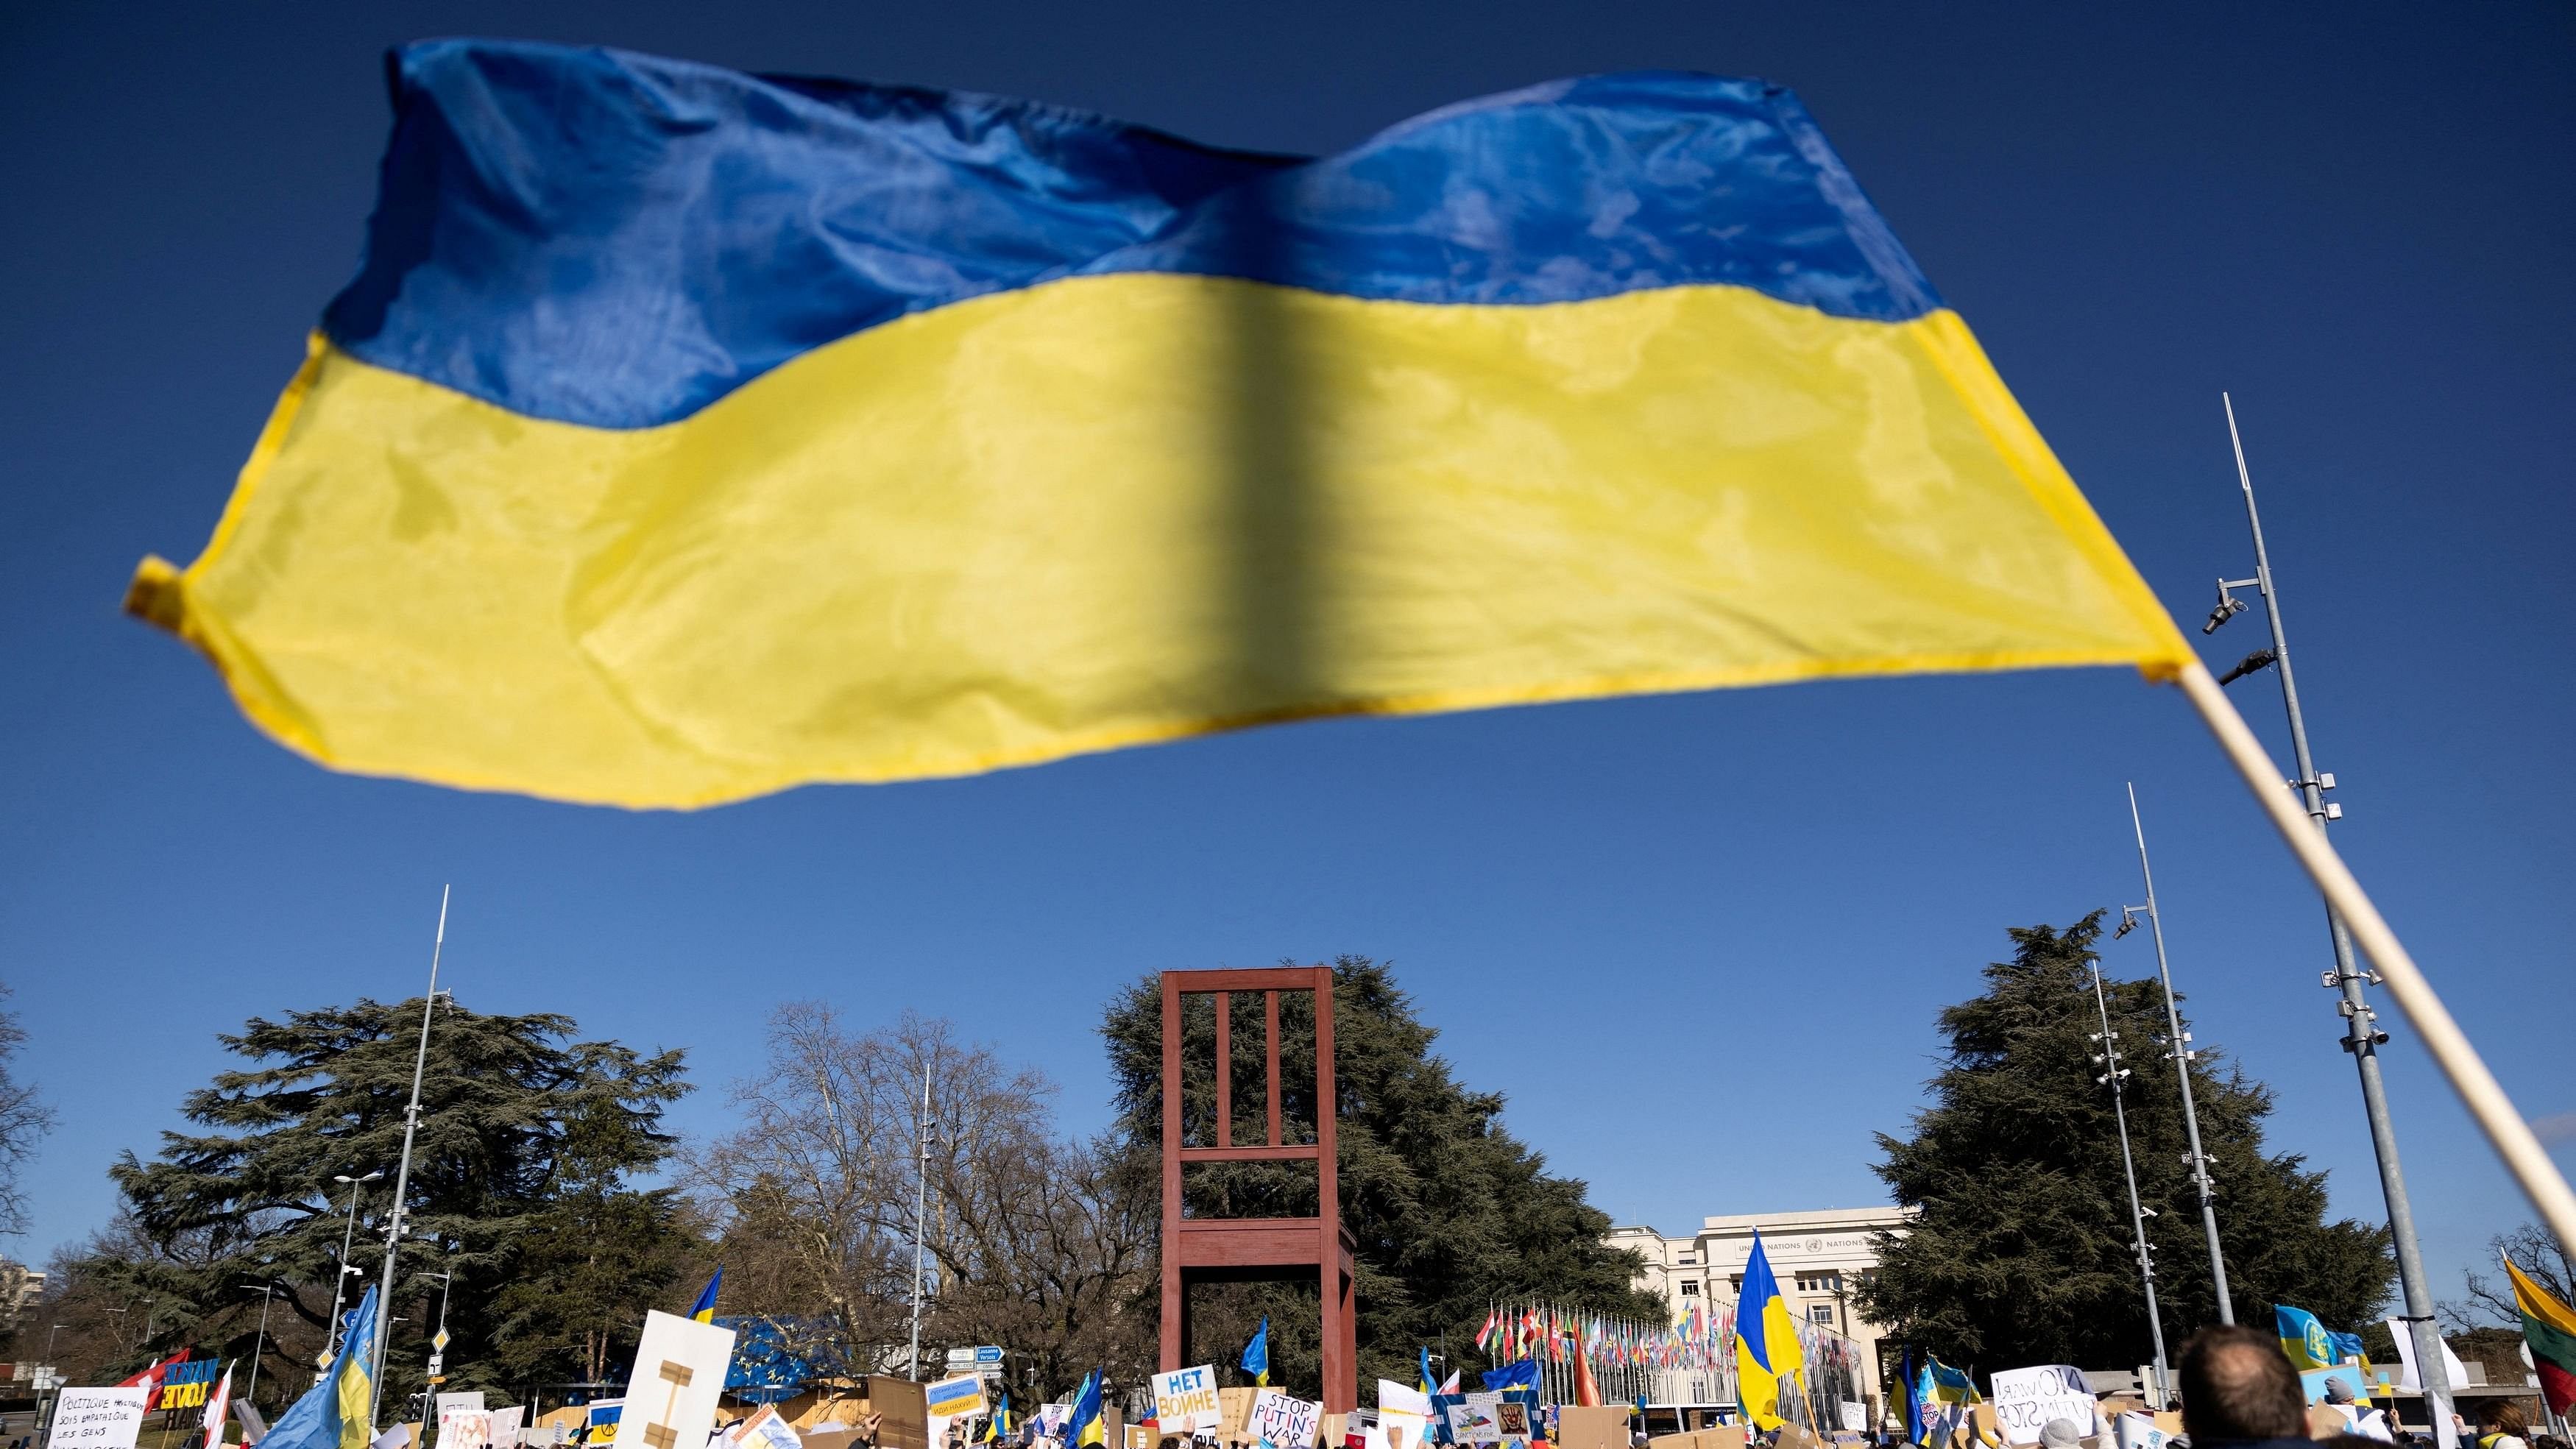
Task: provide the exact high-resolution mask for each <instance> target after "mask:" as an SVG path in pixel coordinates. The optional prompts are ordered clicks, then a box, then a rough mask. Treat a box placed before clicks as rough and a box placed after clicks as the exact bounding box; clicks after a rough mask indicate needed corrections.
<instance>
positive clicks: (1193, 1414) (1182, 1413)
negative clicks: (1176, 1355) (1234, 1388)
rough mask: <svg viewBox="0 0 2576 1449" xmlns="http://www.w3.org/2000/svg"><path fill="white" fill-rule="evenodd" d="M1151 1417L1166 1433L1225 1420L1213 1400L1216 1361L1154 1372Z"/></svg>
mask: <svg viewBox="0 0 2576 1449" xmlns="http://www.w3.org/2000/svg"><path fill="white" fill-rule="evenodd" d="M1154 1421H1155V1422H1156V1423H1157V1424H1160V1425H1161V1426H1162V1429H1163V1432H1164V1433H1166V1434H1189V1433H1195V1432H1197V1431H1198V1430H1201V1429H1213V1428H1216V1427H1217V1426H1218V1425H1220V1424H1223V1423H1224V1422H1225V1406H1224V1405H1222V1404H1220V1403H1218V1402H1217V1396H1216V1365H1214V1364H1201V1365H1199V1366H1198V1367H1197V1368H1185V1369H1174V1370H1173V1371H1172V1372H1170V1373H1167V1374H1156V1375H1154Z"/></svg>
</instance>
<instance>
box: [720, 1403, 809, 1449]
mask: <svg viewBox="0 0 2576 1449" xmlns="http://www.w3.org/2000/svg"><path fill="white" fill-rule="evenodd" d="M725 1437H726V1438H728V1439H730V1440H732V1441H733V1442H734V1443H736V1444H739V1445H741V1446H742V1449H805V1441H804V1440H803V1438H801V1437H800V1436H799V1435H798V1434H797V1432H796V1426H795V1425H793V1424H790V1423H788V1422H787V1421H786V1420H785V1419H782V1418H780V1417H779V1416H778V1410H777V1408H776V1406H774V1405H770V1404H763V1405H761V1406H760V1407H759V1408H757V1409H754V1410H753V1411H752V1414H751V1417H750V1418H748V1419H745V1420H743V1421H742V1422H741V1423H739V1424H736V1425H734V1426H733V1427H732V1428H731V1429H729V1430H727V1431H726V1432H725Z"/></svg>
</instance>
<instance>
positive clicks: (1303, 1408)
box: [1250, 1389, 1324, 1449]
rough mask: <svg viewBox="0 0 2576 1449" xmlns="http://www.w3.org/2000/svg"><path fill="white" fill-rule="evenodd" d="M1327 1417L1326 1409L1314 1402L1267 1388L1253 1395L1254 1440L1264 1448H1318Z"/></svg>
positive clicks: (1252, 1426) (1252, 1428)
mask: <svg viewBox="0 0 2576 1449" xmlns="http://www.w3.org/2000/svg"><path fill="white" fill-rule="evenodd" d="M1323 1416H1324V1406H1323V1405H1322V1404H1319V1403H1316V1402H1315V1401H1314V1400H1312V1399H1301V1398H1298V1397H1296V1396H1295V1395H1293V1394H1288V1393H1283V1392H1281V1391H1280V1390H1278V1389H1263V1390H1261V1391H1260V1392H1259V1393H1257V1394H1254V1395H1253V1396H1252V1420H1251V1426H1250V1427H1251V1431H1252V1437H1253V1438H1254V1440H1256V1441H1257V1442H1259V1443H1260V1445H1261V1449H1314V1445H1315V1428H1316V1426H1317V1425H1318V1424H1320V1423H1322V1422H1323Z"/></svg>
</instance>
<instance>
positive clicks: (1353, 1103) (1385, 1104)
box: [1102, 956, 1664, 1392]
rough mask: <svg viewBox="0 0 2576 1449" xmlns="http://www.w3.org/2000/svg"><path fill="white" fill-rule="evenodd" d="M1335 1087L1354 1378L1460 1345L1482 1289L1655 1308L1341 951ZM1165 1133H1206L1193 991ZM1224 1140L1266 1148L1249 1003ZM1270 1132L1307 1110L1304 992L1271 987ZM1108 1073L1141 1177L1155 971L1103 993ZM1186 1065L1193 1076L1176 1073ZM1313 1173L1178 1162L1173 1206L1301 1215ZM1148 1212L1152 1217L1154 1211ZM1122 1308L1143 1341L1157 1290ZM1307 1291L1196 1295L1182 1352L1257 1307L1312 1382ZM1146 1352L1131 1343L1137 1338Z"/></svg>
mask: <svg viewBox="0 0 2576 1449" xmlns="http://www.w3.org/2000/svg"><path fill="white" fill-rule="evenodd" d="M1333 979H1334V990H1333V1042H1334V1087H1335V1090H1336V1092H1337V1094H1338V1095H1339V1097H1340V1099H1341V1100H1340V1102H1339V1103H1338V1104H1337V1105H1338V1108H1339V1116H1338V1118H1337V1119H1336V1126H1337V1132H1338V1137H1337V1141H1336V1146H1337V1149H1338V1150H1337V1152H1336V1154H1335V1156H1336V1160H1337V1163H1338V1166H1339V1170H1340V1178H1341V1211H1342V1223H1343V1226H1344V1227H1345V1228H1347V1229H1348V1230H1349V1231H1350V1232H1351V1234H1352V1235H1353V1236H1354V1237H1355V1238H1356V1239H1357V1241H1358V1245H1359V1247H1358V1253H1357V1258H1358V1273H1357V1285H1356V1288H1355V1296H1356V1299H1357V1304H1358V1314H1359V1378H1360V1380H1361V1382H1363V1383H1365V1382H1367V1381H1368V1380H1369V1379H1370V1378H1372V1377H1385V1378H1390V1379H1396V1380H1399V1381H1401V1382H1407V1383H1410V1382H1411V1381H1412V1380H1413V1377H1414V1370H1415V1366H1416V1357H1415V1355H1416V1352H1417V1350H1418V1349H1419V1348H1420V1347H1421V1346H1423V1345H1426V1344H1429V1345H1437V1344H1438V1343H1439V1342H1441V1340H1442V1337H1443V1336H1444V1335H1445V1336H1446V1339H1447V1342H1448V1346H1449V1353H1450V1355H1451V1356H1452V1359H1453V1361H1455V1362H1458V1363H1461V1364H1464V1363H1466V1362H1467V1361H1468V1360H1469V1359H1471V1358H1472V1357H1473V1355H1474V1352H1475V1350H1474V1347H1473V1345H1472V1343H1471V1342H1470V1340H1471V1339H1472V1338H1473V1337H1474V1335H1475V1332H1476V1328H1477V1326H1478V1324H1479V1323H1480V1322H1481V1321H1482V1320H1483V1318H1484V1315H1485V1311H1486V1309H1487V1307H1488V1305H1489V1303H1490V1302H1491V1300H1492V1299H1493V1298H1496V1297H1505V1296H1508V1297H1516V1298H1522V1299H1533V1298H1535V1299H1546V1300H1552V1301H1555V1302H1558V1303H1563V1304H1567V1305H1570V1306H1577V1307H1585V1308H1592V1309H1598V1310H1601V1311H1605V1312H1616V1313H1625V1314H1631V1315H1634V1316H1637V1317H1641V1318H1648V1319H1660V1318H1661V1317H1662V1315H1663V1312H1664V1308H1663V1304H1662V1302H1661V1301H1660V1300H1659V1299H1655V1298H1653V1297H1651V1296H1649V1295H1644V1294H1641V1293H1638V1292H1637V1291H1635V1290H1634V1289H1633V1288H1632V1287H1631V1286H1630V1285H1631V1282H1632V1280H1633V1277H1634V1275H1635V1274H1636V1272H1637V1271H1638V1269H1639V1266H1640V1264H1639V1261H1638V1259H1637V1257H1636V1255H1635V1254H1634V1253H1630V1252H1625V1251H1619V1250H1614V1249H1612V1248H1610V1247H1609V1246H1607V1245H1606V1243H1605V1242H1604V1241H1603V1240H1604V1238H1605V1236H1606V1235H1607V1234H1608V1232H1609V1230H1610V1219H1609V1216H1608V1215H1607V1214H1605V1213H1603V1212H1602V1211H1601V1210H1600V1209H1598V1208H1595V1207H1593V1206H1592V1205H1591V1204H1590V1203H1589V1202H1587V1201H1586V1200H1585V1198H1584V1184H1583V1183H1581V1182H1579V1181H1577V1180H1575V1179H1572V1178H1566V1177H1558V1176H1554V1175H1552V1174H1550V1173H1549V1172H1548V1171H1547V1163H1546V1159H1544V1158H1543V1157H1541V1156H1540V1155H1539V1154H1538V1153H1536V1152H1533V1151H1531V1150H1530V1149H1529V1148H1528V1147H1527V1146H1525V1145H1523V1144H1522V1143H1521V1142H1520V1141H1519V1140H1518V1139H1517V1138H1515V1137H1513V1136H1512V1135H1511V1134H1510V1133H1509V1132H1508V1131H1506V1130H1504V1128H1503V1125H1502V1121H1501V1118H1502V1111H1503V1098H1502V1095H1501V1094H1500V1093H1496V1092H1478V1091H1471V1090H1469V1089H1468V1088H1466V1087H1465V1086H1463V1085H1461V1084H1460V1083H1459V1082H1458V1080H1457V1079H1456V1077H1455V1076H1454V1075H1452V1073H1451V1071H1450V1067H1449V1063H1448V1062H1447V1061H1446V1060H1444V1059H1443V1058H1441V1057H1438V1056H1435V1055H1433V1054H1432V1052H1431V1044H1432V1042H1433V1041H1434V1040H1435V1039H1436V1038H1437V1036H1438V1035H1439V1033H1438V1032H1437V1031H1435V1030H1434V1029H1433V1028H1431V1027H1429V1026H1426V1025H1424V1024H1423V1023H1422V1021H1421V1020H1420V1018H1419V1017H1417V1016H1416V1015H1415V1012H1414V1005H1413V1001H1412V998H1410V997H1409V996H1407V995H1406V994H1405V993H1404V992H1403V991H1402V990H1401V989H1399V988H1398V987H1397V985H1396V982H1395V976H1394V973H1393V972H1392V971H1391V970H1390V969H1389V968H1388V967H1387V966H1386V965H1385V964H1384V963H1381V962H1377V961H1371V960H1369V959H1367V958H1365V957H1360V956H1344V957H1342V958H1340V959H1339V960H1338V961H1336V962H1334V964H1333ZM1184 1001H1185V1004H1186V1008H1187V1009H1186V1010H1185V1012H1184V1019H1183V1023H1182V1035H1183V1045H1182V1059H1183V1062H1184V1064H1185V1069H1184V1072H1183V1081H1182V1098H1183V1100H1182V1116H1183V1122H1184V1140H1185V1141H1187V1142H1189V1143H1191V1144H1192V1145H1199V1144H1202V1143H1212V1142H1213V1140H1214V1137H1213V1127H1214V1123H1215V1115H1216V1081H1215V1075H1214V1072H1213V1070H1212V1069H1211V1068H1212V1064H1213V1063H1214V1061H1215V1055H1216V1010H1215V1001H1214V998H1212V997H1192V998H1184ZM1230 1004H1231V1008H1232V1013H1233V1015H1232V1021H1231V1028H1230V1030H1231V1043H1230V1045H1231V1048H1232V1053H1231V1054H1232V1056H1233V1061H1232V1063H1231V1064H1230V1067H1231V1071H1232V1077H1233V1081H1232V1101H1233V1106H1234V1120H1233V1124H1232V1136H1233V1140H1234V1141H1236V1142H1238V1143H1254V1142H1262V1141H1266V1140H1267V1136H1268V1125H1267V1111H1268V1108H1267V1104H1266V1103H1265V1102H1264V1100H1263V1094H1264V1092H1265V1091H1266V1090H1267V1085H1266V1084H1267V1076H1266V1072H1265V1069H1264V1065H1263V1060H1262V1056H1261V1041H1262V1030H1263V1026H1262V1020H1263V1018H1262V1001H1261V998H1260V996H1259V995H1258V994H1246V993H1241V992H1238V993H1235V994H1234V995H1233V996H1232V997H1231V1002H1230ZM1280 1005H1281V1011H1280V1016H1281V1022H1280V1039H1281V1062H1280V1080H1281V1083H1282V1090H1281V1093H1280V1096H1281V1118H1282V1135H1283V1137H1286V1138H1288V1139H1289V1140H1292V1141H1304V1142H1312V1141H1314V1140H1315V1138H1314V1122H1315V1108H1316V1104H1315V1102H1314V1101H1313V1097H1314V1092H1313V1085H1312V1084H1313V1082H1314V1080H1315V1072H1314V1060H1315V1038H1314V1012H1313V1007H1312V999H1311V997H1309V996H1308V995H1307V994H1306V993H1303V992H1300V993H1296V994H1294V995H1283V996H1282V997H1281V998H1280ZM1102 1030H1103V1033H1104V1034H1105V1035H1106V1036H1107V1037H1108V1040H1109V1056H1110V1067H1111V1071H1112V1074H1113V1075H1114V1077H1115V1079H1116V1081H1117V1083H1118V1107H1119V1113H1120V1115H1119V1122H1118V1127H1117V1129H1116V1130H1117V1132H1118V1135H1119V1137H1120V1138H1121V1140H1122V1142H1123V1144H1124V1147H1123V1150H1124V1151H1125V1152H1126V1153H1128V1154H1130V1160H1131V1162H1134V1163H1141V1165H1142V1170H1140V1171H1134V1172H1132V1173H1131V1174H1130V1177H1131V1179H1132V1180H1134V1181H1136V1182H1138V1183H1140V1184H1141V1185H1142V1187H1143V1190H1144V1191H1147V1192H1151V1191H1154V1190H1155V1188H1156V1187H1157V1185H1158V1183H1157V1176H1156V1174H1155V1172H1154V1171H1153V1170H1152V1169H1153V1163H1154V1161H1155V1160H1156V1159H1157V1158H1158V1156H1159V1154H1160V1153H1161V1150H1162V1130H1163V1129H1162V1110H1163V1107H1162V982H1161V979H1160V978H1159V977H1157V976H1148V977H1146V978H1144V979H1143V980H1141V981H1139V982H1137V983H1136V984H1135V985H1134V986H1132V987H1130V988H1129V989H1128V990H1127V991H1126V992H1124V993H1123V994H1121V995H1120V996H1119V997H1117V998H1116V999H1114V1000H1113V1001H1112V1002H1111V1003H1110V1006H1109V1010H1108V1014H1107V1020H1106V1022H1105V1024H1104V1026H1103V1028H1102ZM1193 1068H1194V1069H1193ZM1315 1191H1316V1180H1315V1176H1314V1173H1313V1172H1312V1170H1311V1169H1310V1168H1309V1167H1308V1165H1307V1164H1304V1163H1209V1164H1194V1165H1193V1166H1192V1167H1191V1169H1190V1170H1189V1172H1188V1173H1187V1174H1186V1175H1185V1176H1184V1178H1183V1202H1184V1207H1185V1210H1186V1211H1187V1212H1188V1213H1189V1214H1190V1215H1192V1216H1194V1217H1195V1216H1201V1215H1210V1216H1223V1217H1269V1216H1283V1217H1295V1216H1307V1215H1311V1214H1313V1213H1314V1211H1315V1204H1316V1197H1315ZM1150 1216H1151V1217H1152V1218H1153V1219H1155V1220H1157V1221H1158V1220H1159V1218H1160V1213H1159V1211H1158V1210H1154V1211H1151V1212H1150ZM1145 1297H1146V1301H1145V1302H1144V1303H1142V1304H1141V1305H1139V1306H1140V1309H1141V1311H1142V1313H1143V1315H1144V1317H1145V1319H1146V1325H1145V1328H1144V1330H1143V1337H1144V1341H1145V1343H1146V1344H1148V1345H1150V1344H1151V1343H1152V1342H1153V1335H1154V1332H1155V1330H1154V1328H1153V1326H1152V1324H1153V1319H1154V1316H1155V1315H1156V1314H1157V1313H1158V1312H1159V1307H1160V1303H1159V1298H1158V1297H1156V1296H1155V1295H1154V1292H1153V1289H1152V1287H1151V1283H1150V1280H1149V1283H1148V1288H1147V1292H1146V1295H1145ZM1317 1312H1318V1310H1317V1305H1316V1290H1315V1288H1314V1286H1313V1285H1312V1284H1311V1283H1300V1284H1279V1283H1263V1284H1249V1285H1234V1286H1232V1287H1225V1288H1215V1289H1211V1290H1205V1291H1204V1292H1203V1295H1194V1296H1193V1298H1192V1301H1191V1319H1192V1328H1193V1334H1194V1337H1195V1340H1196V1341H1195V1342H1194V1343H1193V1344H1192V1345H1191V1346H1190V1352H1191V1353H1193V1354H1194V1355H1196V1357H1194V1358H1192V1359H1191V1360H1189V1361H1191V1362H1205V1361H1208V1360H1211V1359H1213V1360H1215V1361H1218V1362H1220V1363H1223V1364H1225V1365H1226V1366H1227V1367H1229V1368H1231V1366H1232V1365H1233V1363H1234V1360H1235V1355H1236V1354H1237V1353H1238V1352H1239V1351H1240V1350H1241V1348H1242V1346H1243V1343H1244V1340H1245V1339H1246V1338H1248V1337H1249V1336H1250V1333H1251V1330H1252V1328H1253V1325H1254V1324H1255V1322H1256V1321H1257V1320H1258V1319H1259V1317H1260V1316H1261V1315H1262V1314H1263V1313H1267V1314H1269V1315H1270V1319H1271V1337H1270V1354H1271V1375H1272V1379H1271V1381H1272V1382H1273V1383H1285V1384H1288V1385H1294V1386H1298V1387H1301V1388H1303V1389H1304V1390H1306V1391H1308V1392H1312V1391H1313V1390H1314V1388H1315V1386H1316V1385H1317V1383H1318V1382H1319V1380H1320V1374H1321V1362H1320V1358H1321V1355H1320V1346H1319V1345H1318V1344H1317V1342H1316V1340H1315V1324H1316V1319H1317ZM1148 1351H1149V1352H1150V1349H1148Z"/></svg>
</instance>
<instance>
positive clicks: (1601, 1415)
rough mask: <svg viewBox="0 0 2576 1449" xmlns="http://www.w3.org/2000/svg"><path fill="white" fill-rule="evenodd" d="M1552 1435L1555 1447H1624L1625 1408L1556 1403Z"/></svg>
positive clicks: (1597, 1448)
mask: <svg viewBox="0 0 2576 1449" xmlns="http://www.w3.org/2000/svg"><path fill="white" fill-rule="evenodd" d="M1555 1438H1556V1443H1557V1444H1558V1446H1559V1449H1628V1407H1627V1405H1625V1404H1621V1405H1617V1406H1615V1407H1613V1406H1610V1405H1606V1404H1559V1405H1557V1406H1556V1435H1555Z"/></svg>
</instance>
